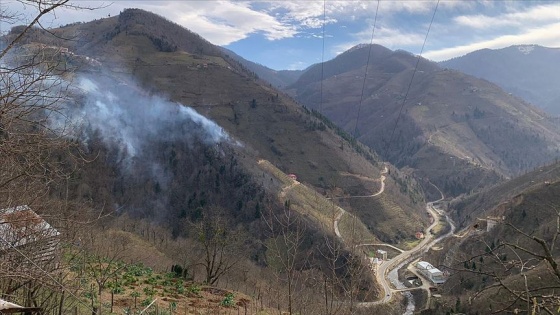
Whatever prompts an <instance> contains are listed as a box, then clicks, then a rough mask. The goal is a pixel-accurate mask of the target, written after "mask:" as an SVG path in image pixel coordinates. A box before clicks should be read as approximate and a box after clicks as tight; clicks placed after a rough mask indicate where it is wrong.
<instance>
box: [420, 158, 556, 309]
mask: <svg viewBox="0 0 560 315" xmlns="http://www.w3.org/2000/svg"><path fill="white" fill-rule="evenodd" d="M559 180H560V165H559V164H553V165H549V166H546V167H541V168H538V169H536V170H535V171H533V172H530V173H527V174H525V175H523V176H520V177H517V178H514V179H512V180H509V181H507V182H505V183H502V184H499V185H496V186H494V187H492V188H490V189H488V190H487V191H484V192H481V193H478V194H475V195H473V196H470V197H468V198H465V199H459V200H456V201H455V202H452V203H451V205H450V210H451V213H452V214H453V215H454V217H455V218H456V219H457V220H460V221H459V222H460V223H461V224H462V225H461V226H462V227H465V226H471V228H470V229H469V231H470V232H469V233H468V234H466V235H467V236H466V237H464V238H456V237H452V238H450V239H448V240H446V241H445V242H444V243H443V244H442V249H441V250H439V251H431V252H430V253H428V257H430V258H429V259H430V260H431V261H438V262H439V263H440V264H443V265H445V266H450V267H452V268H455V269H459V270H460V269H463V268H464V261H469V263H468V265H469V266H472V263H473V261H474V263H475V264H476V266H477V270H479V269H481V270H482V271H484V272H487V273H494V272H497V274H499V275H500V276H501V278H503V279H504V281H505V283H508V284H509V285H512V286H514V287H516V288H518V289H519V288H523V283H522V282H521V280H522V279H523V278H521V277H519V275H518V273H519V268H518V266H519V265H516V262H518V260H519V259H522V260H523V261H525V262H526V263H527V265H526V267H529V268H530V269H531V267H532V266H533V265H534V264H535V261H534V260H533V261H532V260H528V256H527V255H526V254H524V253H523V252H521V251H517V254H514V252H513V251H512V250H510V249H500V250H496V252H495V253H493V254H495V255H496V256H497V257H499V259H500V260H501V262H497V261H495V260H493V259H492V256H491V255H488V253H487V251H488V250H487V246H489V247H491V248H494V247H495V246H498V244H499V243H500V240H505V241H507V242H510V243H514V244H518V245H519V246H521V247H524V248H526V249H528V250H530V251H534V252H535V253H537V254H543V251H542V248H541V247H540V245H539V244H537V243H536V242H534V241H532V240H531V239H529V238H527V237H524V236H522V235H521V234H520V233H519V232H517V231H515V230H514V229H513V228H511V227H509V226H507V225H504V224H499V225H497V226H496V227H495V228H494V229H492V230H491V231H490V232H483V231H485V223H484V222H483V221H480V220H478V219H477V218H482V219H484V218H486V216H492V217H504V218H505V219H504V222H507V223H510V224H511V225H513V226H515V227H517V228H519V229H520V230H521V231H524V232H525V233H527V234H529V235H531V236H536V237H539V238H542V239H543V240H544V241H546V242H547V243H549V244H550V242H551V241H552V238H553V236H554V234H555V231H556V220H555V218H556V217H557V211H558V205H559V204H560V193H559V192H560V182H559ZM545 182H546V183H545ZM474 224H479V225H482V228H483V229H484V230H483V231H477V232H475V230H474V229H473V228H472V226H473V225H474ZM461 234H462V233H461ZM479 255H482V256H483V259H482V260H481V259H480V258H479ZM517 255H519V256H517ZM552 255H553V256H554V257H555V258H556V259H558V258H560V251H559V250H558V248H556V249H555V250H554V251H553V252H552ZM472 257H476V259H473V260H470V259H471V258H472ZM502 263H504V264H507V265H508V266H509V267H508V268H504V267H503V266H502V265H501V264H502ZM545 265H546V264H545V263H541V264H539V265H538V267H537V268H535V269H534V270H532V271H530V272H529V273H528V274H527V275H528V283H529V288H530V289H531V288H535V287H537V286H546V285H554V286H557V284H558V280H557V279H556V278H555V277H554V275H552V274H550V269H549V268H547V267H546V266H545ZM513 266H517V267H513ZM485 278H486V279H485ZM492 283H493V281H492V279H491V277H483V276H478V275H475V274H473V273H470V272H457V271H452V276H451V277H450V278H449V281H448V282H447V283H446V284H445V285H444V286H443V291H442V293H443V294H444V296H447V303H448V305H453V304H454V303H455V300H456V297H457V296H461V297H462V298H464V299H466V297H467V296H474V293H475V292H476V291H477V290H481V289H482V288H484V287H485V286H488V285H491V284H492ZM465 289H467V291H465ZM550 293H551V292H547V293H546V294H550ZM510 298H511V297H510V296H509V295H508V294H507V292H505V291H504V290H497V289H491V290H487V291H484V292H483V293H482V294H481V295H478V296H477V297H476V299H475V300H474V301H473V305H472V306H471V309H472V310H473V311H479V312H480V313H484V312H487V311H488V310H489V308H490V305H492V306H491V307H492V308H493V310H494V311H495V310H496V309H497V308H498V307H505V306H508V305H509V303H510V302H511V300H510Z"/></svg>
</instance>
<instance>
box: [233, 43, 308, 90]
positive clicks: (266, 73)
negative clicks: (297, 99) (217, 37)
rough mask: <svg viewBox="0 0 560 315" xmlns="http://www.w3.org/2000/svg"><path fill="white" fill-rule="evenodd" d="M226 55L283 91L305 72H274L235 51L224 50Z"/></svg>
mask: <svg viewBox="0 0 560 315" xmlns="http://www.w3.org/2000/svg"><path fill="white" fill-rule="evenodd" d="M222 49H223V51H224V53H225V54H226V55H228V56H229V57H231V58H232V59H233V60H235V61H237V62H239V63H240V64H242V65H243V66H244V67H245V68H246V69H247V70H249V71H251V72H253V73H255V74H256V75H257V76H258V77H259V78H261V79H263V80H265V81H266V82H268V83H270V84H272V86H274V87H275V88H279V89H283V88H285V87H286V86H288V85H290V84H292V83H294V82H296V80H297V79H298V78H299V76H300V75H301V74H302V73H303V70H279V71H276V70H273V69H270V68H268V67H266V66H263V65H261V64H258V63H256V62H252V61H249V60H247V59H245V58H243V57H241V56H239V55H237V54H236V53H234V52H233V51H231V50H229V49H226V48H222Z"/></svg>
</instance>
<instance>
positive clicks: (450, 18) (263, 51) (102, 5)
mask: <svg viewBox="0 0 560 315" xmlns="http://www.w3.org/2000/svg"><path fill="white" fill-rule="evenodd" d="M28 1H30V0H0V9H2V10H4V11H6V10H7V11H8V12H11V13H17V14H18V18H17V19H16V20H15V21H14V22H15V23H16V24H22V23H25V22H27V21H29V20H30V18H31V16H33V14H34V13H36V9H35V8H33V7H32V6H29V5H25V4H24V3H26V2H28ZM50 1H53V0H50ZM54 1H56V0H54ZM72 3H73V4H74V5H76V6H81V7H89V8H97V9H96V10H75V9H61V10H58V11H56V12H55V13H54V14H49V16H46V17H45V18H44V19H43V20H41V21H42V25H43V26H44V27H46V28H48V27H57V26H59V25H64V24H68V23H72V22H78V21H80V22H85V21H90V20H93V19H99V18H103V17H107V16H109V15H110V16H114V15H118V14H119V12H121V11H122V10H123V9H125V8H141V9H144V10H147V11H151V12H154V13H156V14H159V15H162V16H164V17H165V18H167V19H169V20H171V21H173V22H176V23H178V24H180V25H182V26H184V27H186V28H187V29H189V30H191V31H193V32H195V33H198V34H199V35H201V36H202V37H204V38H205V39H207V40H208V41H210V42H211V43H213V44H216V45H220V46H224V47H226V48H228V49H230V50H233V51H234V52H235V53H237V54H239V55H241V56H242V57H244V58H246V59H248V60H251V61H254V62H257V63H260V64H263V65H265V66H268V67H270V68H272V69H276V70H285V69H287V70H295V69H305V68H306V67H308V66H310V65H312V64H314V63H318V62H321V61H322V60H325V61H326V60H330V59H332V58H334V57H335V56H336V55H338V54H340V53H342V52H344V51H345V50H347V49H349V48H351V47H353V46H355V45H357V44H360V43H370V42H371V40H372V38H373V43H375V44H380V45H383V46H385V47H388V48H390V49H393V50H396V49H403V50H406V51H409V52H411V53H414V54H419V53H420V52H421V51H422V45H423V43H424V39H425V38H426V35H428V36H427V38H426V43H425V47H424V50H423V51H422V56H424V57H426V58H428V59H431V60H434V61H442V60H447V59H450V58H453V57H458V56H462V55H464V54H466V53H469V52H472V51H475V50H478V49H483V48H492V49H498V48H503V47H508V46H511V45H531V44H537V45H542V46H547V47H560V1H558V0H555V1H529V0H509V1H505V0H504V1H498V0H494V1H490V0H486V1H475V0H454V1H451V0H441V1H440V2H439V3H437V1H435V0H420V1H414V0H408V1H393V0H380V1H375V0H371V1H359V0H346V1H335V0H321V1H311V0H307V1H306V0H303V1H302V0H300V1H292V0H289V1H280V0H273V1H231V0H222V1H210V0H209V1H202V0H198V1H184V0H181V1H167V0H155V1H153V0H141V1H128V0H120V1H119V0H117V1H113V2H109V1H89V0H80V1H74V2H72ZM436 4H437V10H436ZM434 12H435V15H434ZM432 16H434V20H433V23H432V25H431V27H430V31H429V33H428V28H429V26H430V21H431V19H432ZM376 17H377V18H376ZM9 27H10V26H9V25H7V24H6V23H5V21H4V23H3V24H0V32H5V31H7V30H9ZM372 35H373V36H372ZM323 47H324V48H323Z"/></svg>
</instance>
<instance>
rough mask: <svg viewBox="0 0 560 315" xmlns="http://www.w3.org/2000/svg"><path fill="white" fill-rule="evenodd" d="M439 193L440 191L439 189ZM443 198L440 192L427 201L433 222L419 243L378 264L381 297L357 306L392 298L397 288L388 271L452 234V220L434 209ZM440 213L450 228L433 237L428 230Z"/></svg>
mask: <svg viewBox="0 0 560 315" xmlns="http://www.w3.org/2000/svg"><path fill="white" fill-rule="evenodd" d="M436 188H437V187H436ZM438 190H439V189H438ZM440 193H441V191H440ZM443 198H444V196H443V193H442V194H441V198H440V199H438V200H436V201H432V202H428V203H427V204H426V210H427V211H428V212H429V213H430V215H431V216H432V217H433V218H434V222H433V223H432V224H431V225H430V226H429V227H428V228H426V230H425V232H424V235H426V237H425V238H424V239H423V240H422V241H420V243H419V244H418V245H416V247H414V248H413V249H411V250H406V251H403V252H402V253H400V254H399V255H397V256H396V257H394V258H393V259H391V260H389V261H384V262H383V263H382V264H381V265H380V266H379V268H378V269H377V270H378V272H377V275H376V277H377V281H378V282H379V284H380V285H381V287H382V288H383V292H384V293H383V298H382V299H381V300H379V301H374V302H362V303H359V306H363V307H367V306H372V305H377V304H383V303H388V302H389V301H390V300H391V299H392V297H393V293H394V292H395V291H398V290H395V289H393V288H391V286H390V280H389V279H388V274H389V272H390V271H391V270H393V269H395V268H396V267H399V268H400V265H402V264H404V263H405V262H407V261H408V260H410V259H412V258H414V257H416V256H419V255H421V254H423V253H425V252H426V251H428V250H429V249H430V248H431V247H432V246H434V245H435V244H436V243H438V242H439V241H441V240H442V239H444V238H447V237H449V236H451V235H452V234H453V231H454V230H455V226H454V225H453V222H452V221H451V220H450V219H449V218H448V217H447V215H445V214H444V213H443V212H442V211H441V210H439V209H436V208H435V207H434V203H437V202H439V201H441V200H443ZM442 215H444V216H445V218H446V220H447V222H448V223H449V224H450V226H451V229H450V231H449V232H448V233H446V234H445V235H442V236H440V237H438V238H436V239H433V238H434V236H433V235H432V233H430V230H431V229H433V228H434V227H435V226H436V225H437V224H438V222H439V219H440V217H441V216H442ZM397 269H398V268H397Z"/></svg>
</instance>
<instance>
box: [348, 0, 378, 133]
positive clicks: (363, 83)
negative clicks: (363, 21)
mask: <svg viewBox="0 0 560 315" xmlns="http://www.w3.org/2000/svg"><path fill="white" fill-rule="evenodd" d="M378 12H379V0H377V7H376V8H375V19H374V20H373V29H372V30H371V39H370V41H369V51H368V56H367V63H366V71H365V73H364V81H363V82H362V93H361V95H360V104H359V105H358V115H356V125H355V126H354V139H356V136H357V132H358V120H359V119H360V111H361V109H362V103H363V100H364V90H365V88H366V79H367V74H368V67H369V60H370V57H371V49H372V47H373V35H374V34H375V25H376V24H377V13H378Z"/></svg>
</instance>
